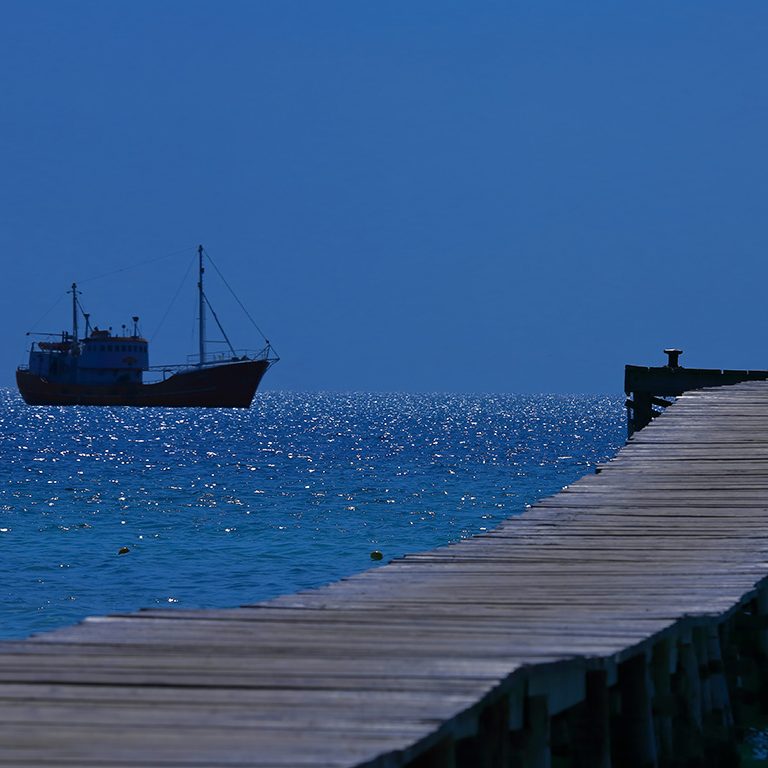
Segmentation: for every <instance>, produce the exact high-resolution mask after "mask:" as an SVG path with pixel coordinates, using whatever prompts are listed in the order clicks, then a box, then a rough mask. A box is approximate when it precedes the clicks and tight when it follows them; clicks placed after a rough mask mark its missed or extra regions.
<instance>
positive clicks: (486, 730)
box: [455, 696, 512, 768]
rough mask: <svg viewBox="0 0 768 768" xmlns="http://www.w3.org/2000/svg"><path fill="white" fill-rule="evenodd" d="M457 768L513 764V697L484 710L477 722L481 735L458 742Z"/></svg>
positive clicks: (501, 699) (477, 734)
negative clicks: (511, 718)
mask: <svg viewBox="0 0 768 768" xmlns="http://www.w3.org/2000/svg"><path fill="white" fill-rule="evenodd" d="M455 753H456V757H455V760H456V768H498V767H499V766H505V767H506V766H508V765H510V763H511V759H512V757H511V744H510V737H509V697H508V696H501V697H499V699H498V700H497V701H495V702H493V703H492V704H489V705H488V706H486V707H485V709H483V711H482V712H481V713H480V716H479V718H478V722H477V733H476V734H475V735H474V736H471V737H469V738H466V739H461V740H460V741H457V742H456V749H455Z"/></svg>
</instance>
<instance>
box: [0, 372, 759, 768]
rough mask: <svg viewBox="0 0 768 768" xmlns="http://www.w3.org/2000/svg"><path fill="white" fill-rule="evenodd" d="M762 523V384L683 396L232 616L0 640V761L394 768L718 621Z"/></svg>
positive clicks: (748, 584) (181, 616)
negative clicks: (496, 510)
mask: <svg viewBox="0 0 768 768" xmlns="http://www.w3.org/2000/svg"><path fill="white" fill-rule="evenodd" d="M764 531H768V385H766V384H764V383H751V384H747V385H738V386H736V387H733V388H728V390H727V391H726V390H725V389H723V390H714V391H700V392H696V393H691V394H690V395H685V396H682V397H680V398H678V400H677V402H676V403H675V404H674V405H673V406H672V407H670V408H669V409H667V410H666V412H665V413H664V414H663V415H662V416H660V417H659V418H658V419H656V420H655V421H654V422H653V423H652V424H651V425H650V426H649V427H647V428H646V429H645V430H643V431H642V432H639V433H637V434H636V435H635V436H634V437H633V439H632V440H631V441H630V443H629V444H628V445H627V446H626V447H625V448H624V449H623V450H622V451H621V452H620V453H619V455H618V456H617V458H616V459H615V460H613V461H611V462H608V463H606V464H605V465H603V466H601V467H600V472H599V474H594V475H587V476H585V477H584V478H582V479H580V480H579V481H577V482H576V483H573V484H571V485H569V486H568V487H567V488H565V489H563V491H561V493H559V494H557V495H556V496H553V497H550V498H549V499H546V500H544V501H542V502H541V503H539V504H537V505H534V507H532V508H531V509H530V510H529V511H528V512H527V513H526V514H524V515H522V516H520V517H517V518H510V519H509V520H507V521H505V522H504V523H503V524H502V525H500V526H499V527H498V528H497V529H496V530H494V531H492V532H489V533H488V534H486V535H483V536H478V537H475V538H474V539H471V540H466V541H460V542H457V543H455V544H453V545H449V546H446V547H441V548H439V549H437V550H434V551H432V552H428V553H418V554H415V555H409V556H407V557H405V558H402V559H399V560H397V561H395V562H393V563H391V564H389V565H386V566H384V567H381V568H377V569H375V570H373V571H370V572H366V573H363V574H359V575H356V576H353V577H350V578H348V579H344V580H342V581H340V582H336V583H334V584H331V585H327V586H325V587H322V588H320V589H316V590H308V591H305V592H302V593H299V594H297V595H289V596H284V597H281V598H278V599H276V600H272V601H268V602H266V603H261V604H257V605H254V606H251V607H242V608H238V609H228V610H218V611H169V610H161V611H148V612H141V613H138V614H131V615H127V616H126V615H122V616H119V615H118V616H114V617H104V618H100V619H95V620H91V621H86V622H84V623H82V624H80V625H78V626H75V627H69V628H64V629H61V630H58V631H56V632H52V633H48V634H45V635H42V636H40V637H39V638H35V639H33V640H29V641H22V642H13V643H0V765H4V766H9V765H15V764H19V765H21V764H23V765H25V766H30V765H122V766H139V765H143V766H149V765H167V766H171V765H199V766H207V765H243V766H246V765H247V766H260V768H270V767H271V766H274V767H275V768H277V766H280V767H281V768H286V767H287V766H307V768H309V766H313V767H315V768H322V767H323V766H328V767H329V768H330V766H334V767H336V766H339V767H341V766H350V767H351V766H355V765H359V764H363V763H365V764H370V765H373V764H376V765H378V766H380V768H383V766H387V767H388V768H389V766H391V767H392V768H395V766H399V765H405V764H406V763H407V762H408V760H409V759H410V758H411V757H413V756H415V755H417V754H419V752H420V751H422V750H424V749H427V748H428V747H429V746H430V745H433V744H437V743H448V742H450V739H451V738H452V736H451V734H453V733H456V734H459V735H461V734H464V735H466V734H468V733H471V732H472V729H473V728H474V727H480V726H478V725H477V723H479V720H478V713H479V711H480V709H479V708H480V706H481V702H482V701H484V700H486V699H487V698H488V697H490V696H491V695H492V693H493V691H498V690H501V689H504V690H507V689H509V690H511V686H513V685H516V683H515V682H514V681H516V680H517V679H518V678H519V677H520V676H521V675H522V676H525V675H532V674H534V672H533V671H535V670H538V669H541V668H542V666H541V665H544V664H547V665H563V664H565V665H571V666H572V665H574V664H575V665H595V664H598V665H600V664H603V665H604V666H603V667H599V666H598V667H594V666H593V667H592V668H594V669H597V668H601V669H606V670H607V669H610V668H611V664H615V662H616V661H617V660H620V659H630V658H632V654H636V653H637V652H638V651H639V650H642V649H643V648H646V647H649V644H650V643H651V642H653V640H654V639H655V638H659V637H661V636H665V633H668V632H682V631H685V629H684V628H685V627H687V626H689V625H690V626H693V624H692V622H696V621H705V620H707V617H712V618H714V619H717V618H718V617H721V616H723V615H725V614H727V613H728V612H730V611H733V610H734V608H735V606H737V605H739V604H740V603H741V602H743V601H745V600H747V599H751V598H752V597H754V595H755V594H757V589H758V587H759V586H760V585H761V584H762V583H764V582H765V580H766V578H768V567H766V560H767V559H768V558H766V555H768V537H766V535H764V534H763V532H764ZM548 668H549V667H548ZM552 668H555V667H552ZM556 668H558V669H559V668H560V667H556ZM569 668H570V667H569ZM579 668H581V667H579ZM584 668H586V667H584ZM614 677H615V675H614ZM542 679H543V680H549V679H550V678H549V677H546V676H545V677H544V678H542ZM557 679H558V678H557V675H554V676H552V680H557ZM553 684H554V683H553ZM505 686H506V687H505ZM543 690H544V691H546V684H545V685H544V688H543ZM553 692H554V691H553ZM502 709H503V707H501V709H499V711H501V710H502ZM118 723H119V726H118V725H117V724H118ZM473 723H474V724H475V725H473ZM446 738H448V742H445V739H446Z"/></svg>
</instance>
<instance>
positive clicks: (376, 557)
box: [371, 549, 384, 560]
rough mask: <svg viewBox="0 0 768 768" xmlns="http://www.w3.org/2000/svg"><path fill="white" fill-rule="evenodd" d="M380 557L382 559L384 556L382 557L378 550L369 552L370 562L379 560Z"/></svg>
mask: <svg viewBox="0 0 768 768" xmlns="http://www.w3.org/2000/svg"><path fill="white" fill-rule="evenodd" d="M382 557H384V555H382V554H381V552H379V550H378V549H374V550H373V552H371V560H381V558H382Z"/></svg>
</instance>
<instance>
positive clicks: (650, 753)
mask: <svg viewBox="0 0 768 768" xmlns="http://www.w3.org/2000/svg"><path fill="white" fill-rule="evenodd" d="M649 687H650V686H649V674H648V664H647V662H646V658H645V654H644V653H641V654H638V655H637V656H634V657H632V658H631V659H627V661H625V662H623V663H622V664H619V670H618V688H619V697H620V712H619V714H618V716H617V719H616V728H615V730H614V733H615V739H612V743H611V751H612V758H613V763H614V765H621V766H627V768H656V766H657V765H658V759H657V754H656V738H655V733H654V727H653V716H652V714H651V696H650V692H649Z"/></svg>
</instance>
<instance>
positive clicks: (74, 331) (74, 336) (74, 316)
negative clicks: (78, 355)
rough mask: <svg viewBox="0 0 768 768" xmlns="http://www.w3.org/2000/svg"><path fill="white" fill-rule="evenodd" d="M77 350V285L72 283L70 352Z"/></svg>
mask: <svg viewBox="0 0 768 768" xmlns="http://www.w3.org/2000/svg"><path fill="white" fill-rule="evenodd" d="M76 349H77V283H72V351H73V352H74V350H76Z"/></svg>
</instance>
